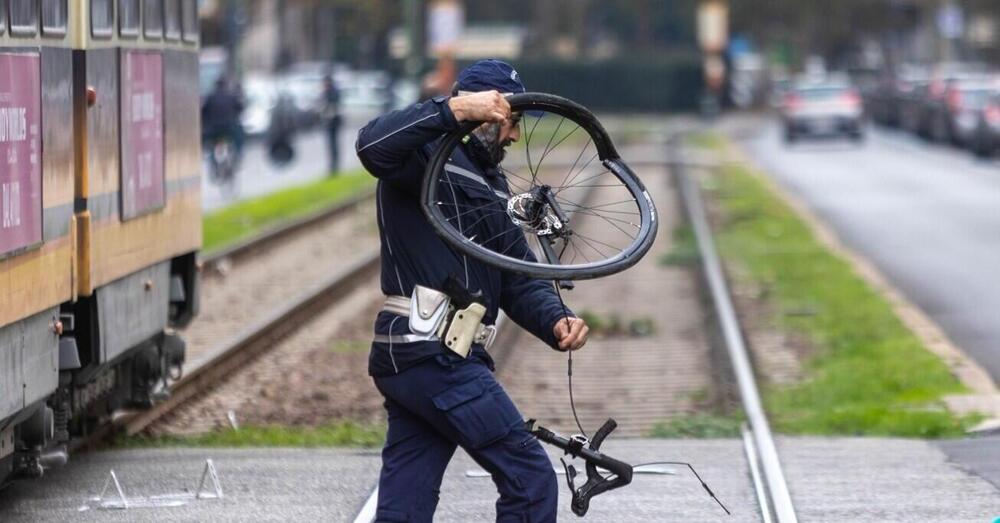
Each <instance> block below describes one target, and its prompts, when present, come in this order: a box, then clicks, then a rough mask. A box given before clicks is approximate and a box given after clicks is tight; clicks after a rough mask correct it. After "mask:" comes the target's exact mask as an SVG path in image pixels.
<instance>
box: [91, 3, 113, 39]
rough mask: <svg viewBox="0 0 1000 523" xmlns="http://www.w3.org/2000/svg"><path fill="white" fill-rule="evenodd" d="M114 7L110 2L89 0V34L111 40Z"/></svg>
mask: <svg viewBox="0 0 1000 523" xmlns="http://www.w3.org/2000/svg"><path fill="white" fill-rule="evenodd" d="M114 22H115V5H114V4H113V3H112V2H111V0H90V34H91V35H93V36H94V37H95V38H111V35H112V34H113V33H114Z"/></svg>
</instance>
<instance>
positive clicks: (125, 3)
mask: <svg viewBox="0 0 1000 523" xmlns="http://www.w3.org/2000/svg"><path fill="white" fill-rule="evenodd" d="M118 34H119V35H121V36H122V37H123V38H135V37H137V36H139V0H118Z"/></svg>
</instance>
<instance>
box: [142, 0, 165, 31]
mask: <svg viewBox="0 0 1000 523" xmlns="http://www.w3.org/2000/svg"><path fill="white" fill-rule="evenodd" d="M143 4H144V5H143V6H142V7H143V9H142V18H143V20H142V26H143V34H144V35H146V38H162V37H163V0H145V1H144V2H143Z"/></svg>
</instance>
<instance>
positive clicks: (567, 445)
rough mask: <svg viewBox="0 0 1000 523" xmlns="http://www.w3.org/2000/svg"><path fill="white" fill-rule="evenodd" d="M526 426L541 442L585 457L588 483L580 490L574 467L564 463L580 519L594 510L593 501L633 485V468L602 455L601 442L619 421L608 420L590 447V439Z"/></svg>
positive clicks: (596, 434) (573, 455)
mask: <svg viewBox="0 0 1000 523" xmlns="http://www.w3.org/2000/svg"><path fill="white" fill-rule="evenodd" d="M525 427H526V428H527V429H528V432H531V433H532V434H533V435H534V436H535V437H536V438H538V439H539V440H541V441H543V442H545V443H548V444H549V445H552V446H555V447H557V448H560V449H562V450H563V452H565V453H566V454H569V455H570V456H572V457H574V458H581V459H583V460H584V461H585V462H586V463H587V467H586V470H587V482H586V483H584V484H583V485H582V486H581V487H580V488H575V485H574V481H573V480H574V478H575V476H576V469H575V468H574V467H573V465H568V464H567V463H566V462H565V461H564V462H563V466H564V467H565V468H566V481H567V483H569V490H570V492H571V493H572V494H573V499H572V502H571V508H572V509H573V513H574V514H576V515H577V516H580V517H583V516H584V515H585V514H587V510H588V509H590V500H591V498H593V497H594V496H597V495H598V494H603V493H605V492H608V491H610V490H614V489H616V488H621V487H624V486H625V485H628V484H629V483H631V482H632V465H629V464H628V463H625V462H624V461H619V460H617V459H615V458H612V457H611V456H608V455H607V454H603V453H601V452H600V448H601V443H603V442H604V439H605V438H607V437H608V435H609V434H611V432H612V431H614V430H615V428H617V427H618V424H617V423H616V422H615V420H613V419H608V420H607V421H605V422H604V425H601V428H600V429H598V431H597V432H596V433H594V438H593V439H592V440H590V442H589V445H588V444H587V440H586V438H584V437H582V436H572V437H570V438H565V437H563V436H560V435H559V434H556V433H555V432H552V431H551V430H549V429H546V428H545V427H537V428H536V427H535V420H533V419H529V420H528V421H526V422H525ZM585 445H586V446H585ZM598 467H601V468H603V469H605V470H608V471H609V472H611V475H610V476H603V475H601V473H600V472H599V471H598V470H597V468H598ZM607 477H611V479H607Z"/></svg>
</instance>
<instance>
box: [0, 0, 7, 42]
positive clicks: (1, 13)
mask: <svg viewBox="0 0 1000 523" xmlns="http://www.w3.org/2000/svg"><path fill="white" fill-rule="evenodd" d="M6 31H7V4H5V3H3V2H2V1H0V35H2V34H4V33H5V32H6Z"/></svg>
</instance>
